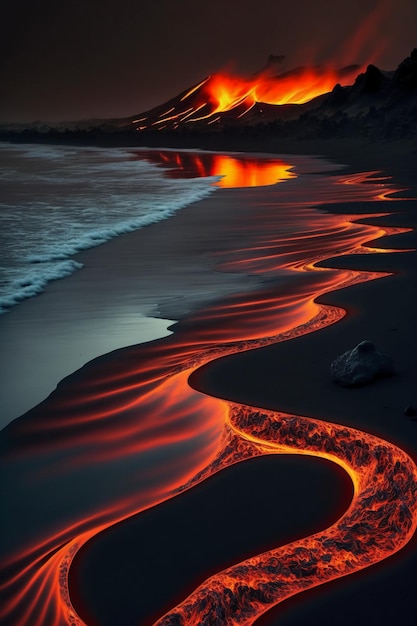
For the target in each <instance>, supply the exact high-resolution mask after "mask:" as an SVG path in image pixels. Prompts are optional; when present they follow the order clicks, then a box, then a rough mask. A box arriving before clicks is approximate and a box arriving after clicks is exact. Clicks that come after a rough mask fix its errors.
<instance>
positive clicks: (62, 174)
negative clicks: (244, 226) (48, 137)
mask: <svg viewBox="0 0 417 626" xmlns="http://www.w3.org/2000/svg"><path fill="white" fill-rule="evenodd" d="M0 148H1V149H0V166H1V167H0V169H1V171H2V184H3V189H4V191H5V193H4V197H3V203H0V221H1V225H0V285H1V287H0V313H4V312H5V311H7V310H8V309H10V307H12V306H14V305H15V304H18V303H19V302H21V301H22V300H24V299H26V298H30V297H33V296H36V295H38V294H39V293H41V292H42V291H43V289H44V288H45V286H46V284H47V283H48V282H50V281H52V280H57V279H59V278H64V277H66V276H68V275H69V274H71V273H73V272H74V271H75V270H77V269H79V267H81V264H80V263H77V262H75V261H72V262H71V263H69V264H62V262H63V261H68V260H69V259H70V257H71V256H72V255H74V254H76V253H78V252H81V251H83V250H86V249H88V248H93V247H96V246H99V245H101V244H103V243H106V242H107V241H109V240H110V239H113V238H114V237H118V236H120V235H124V234H126V233H130V232H132V231H135V230H138V229H140V228H143V227H145V226H148V225H150V224H154V223H157V222H159V221H162V220H165V219H167V218H169V217H171V216H172V215H174V214H175V213H176V212H177V211H178V210H180V209H181V208H183V207H186V206H188V205H190V204H192V203H194V202H196V201H198V200H201V199H202V198H205V197H207V196H209V195H210V194H212V193H213V192H214V191H216V187H215V186H214V183H215V182H217V181H218V177H205V178H186V179H185V178H183V179H173V178H169V177H167V176H166V174H165V172H166V170H164V169H162V168H161V167H159V166H157V165H155V164H152V163H148V162H146V161H144V160H141V159H138V158H137V155H135V154H134V153H133V152H132V150H130V149H126V148H115V149H110V150H107V149H103V148H94V147H88V148H84V147H83V148H78V147H76V148H74V147H66V146H56V147H55V146H13V145H6V146H1V147H0ZM41 266H45V267H41Z"/></svg>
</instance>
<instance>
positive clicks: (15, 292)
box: [0, 260, 83, 313]
mask: <svg viewBox="0 0 417 626" xmlns="http://www.w3.org/2000/svg"><path fill="white" fill-rule="evenodd" d="M82 267H83V264H82V263H78V262H77V261H74V260H69V261H64V262H62V263H57V264H54V265H53V266H52V267H42V271H40V272H30V271H28V272H26V274H25V276H23V277H22V278H19V279H18V280H14V281H13V282H12V283H11V284H10V286H9V288H8V294H7V295H4V296H1V297H0V313H6V312H7V311H8V310H9V309H10V308H11V307H12V306H14V305H16V304H19V302H22V300H26V299H27V298H33V296H38V295H39V294H40V293H42V291H43V290H44V288H45V286H46V285H47V284H48V283H49V282H51V281H53V280H58V279H60V278H66V277H67V276H70V275H71V274H73V273H74V272H75V271H76V270H79V269H81V268H82Z"/></svg>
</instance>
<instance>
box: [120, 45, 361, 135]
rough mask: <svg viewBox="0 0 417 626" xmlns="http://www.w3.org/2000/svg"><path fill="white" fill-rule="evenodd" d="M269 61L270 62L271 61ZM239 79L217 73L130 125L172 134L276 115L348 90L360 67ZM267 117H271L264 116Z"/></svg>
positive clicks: (317, 68)
mask: <svg viewBox="0 0 417 626" xmlns="http://www.w3.org/2000/svg"><path fill="white" fill-rule="evenodd" d="M271 59H272V60H273V57H271ZM269 65H270V64H268V66H267V69H265V70H263V71H261V72H259V73H258V74H255V75H254V76H252V77H248V78H243V77H239V76H237V75H232V74H230V73H216V74H213V75H212V76H208V77H207V78H205V79H204V80H202V81H201V82H200V83H198V84H197V85H194V86H193V87H191V88H190V89H187V90H185V91H183V92H182V93H180V94H179V95H178V96H177V97H175V98H173V99H171V100H169V101H168V102H167V103H165V104H163V105H161V106H159V107H156V108H155V109H152V110H151V111H148V112H146V113H143V114H142V115H140V116H139V117H136V118H135V119H133V120H132V124H133V125H134V126H135V128H136V130H138V131H143V130H163V129H167V130H176V129H177V128H179V127H181V126H184V125H186V124H188V125H195V124H198V123H201V124H202V125H216V124H219V123H220V122H222V121H231V120H240V119H241V118H245V122H247V121H248V117H247V115H248V113H249V112H250V111H252V113H253V115H254V117H255V119H256V120H257V121H259V120H260V119H268V117H269V116H270V115H271V113H273V114H275V115H276V107H282V106H284V105H295V104H296V105H302V104H306V103H308V102H310V101H312V100H315V99H316V98H318V97H319V96H322V95H323V94H326V93H328V92H330V91H331V90H332V89H333V87H334V86H335V85H336V84H341V85H347V84H349V83H351V82H352V80H354V79H355V77H356V75H357V73H358V70H359V69H360V66H358V65H351V66H349V67H346V68H343V69H341V70H338V69H334V68H331V67H320V66H311V67H308V66H305V67H298V68H296V69H294V70H291V71H288V72H285V73H282V74H278V75H274V74H273V73H272V72H271V69H270V68H269ZM268 114H269V115H268Z"/></svg>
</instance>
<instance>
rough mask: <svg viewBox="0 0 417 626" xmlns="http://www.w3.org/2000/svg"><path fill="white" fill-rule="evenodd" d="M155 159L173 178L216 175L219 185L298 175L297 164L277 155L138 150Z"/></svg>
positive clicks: (263, 182)
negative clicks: (293, 164) (295, 165)
mask: <svg viewBox="0 0 417 626" xmlns="http://www.w3.org/2000/svg"><path fill="white" fill-rule="evenodd" d="M134 154H135V155H136V156H137V157H139V158H140V159H146V160H147V161H149V162H151V163H158V164H160V163H161V162H162V163H163V164H164V166H166V167H167V168H170V169H169V171H168V172H167V175H168V176H170V177H172V178H176V177H179V178H183V177H190V178H194V177H200V176H203V177H208V176H216V177H219V178H220V180H219V181H218V182H216V183H215V184H216V186H217V187H230V188H237V187H263V186H268V185H275V184H276V183H279V182H283V181H285V180H289V179H291V178H296V174H295V173H294V172H293V171H292V169H293V166H292V165H291V164H289V163H286V162H285V161H283V160H282V159H277V158H276V157H265V158H263V159H257V158H253V157H248V156H243V155H242V156H240V157H239V158H238V157H233V156H231V155H229V154H214V153H210V152H207V153H205V152H196V153H193V152H182V153H181V152H171V151H169V150H166V151H162V150H146V151H145V150H140V151H135V153H134Z"/></svg>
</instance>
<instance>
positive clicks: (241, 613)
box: [0, 165, 417, 626]
mask: <svg viewBox="0 0 417 626" xmlns="http://www.w3.org/2000/svg"><path fill="white" fill-rule="evenodd" d="M289 168H290V165H288V168H287V169H289ZM297 181H298V178H297V177H296V176H295V177H293V178H292V179H291V180H288V181H287V182H286V183H285V184H282V185H277V186H273V187H267V188H265V189H266V190H267V191H265V190H263V191H262V195H259V196H257V195H256V190H247V191H246V192H245V193H248V194H249V193H250V194H253V196H252V200H251V202H252V205H251V208H250V210H247V212H246V213H245V212H242V214H241V215H240V216H239V220H238V224H237V227H238V228H239V232H238V235H239V236H238V239H236V232H235V231H231V233H232V234H233V235H234V236H233V237H230V232H229V238H228V245H229V247H228V249H227V251H226V252H224V253H222V254H221V255H220V254H219V255H218V256H217V257H216V261H217V269H218V270H219V271H233V272H234V273H236V274H239V273H242V272H243V273H245V274H247V273H252V274H254V275H256V276H257V275H259V274H260V275H261V276H263V275H267V277H268V279H271V280H268V281H267V282H265V283H262V282H261V283H260V284H259V285H258V287H257V288H253V290H252V291H250V292H249V293H240V294H235V295H232V296H229V297H227V298H224V299H222V300H221V301H218V302H216V303H213V304H211V305H208V306H206V307H205V308H204V309H201V310H200V311H198V312H196V313H194V314H192V315H190V316H189V317H186V318H184V319H183V320H182V321H181V322H179V323H178V324H177V325H176V326H175V332H174V333H173V334H172V335H170V336H169V337H166V338H164V339H161V340H158V341H154V342H150V343H148V344H143V345H139V346H135V347H131V348H126V349H121V350H118V351H117V352H115V353H112V354H110V355H105V356H103V357H100V358H99V359H96V360H95V361H92V362H90V363H88V364H87V365H86V366H85V367H84V368H82V369H81V370H79V371H78V372H76V373H74V374H73V375H71V376H69V377H68V378H67V379H65V380H64V381H63V382H62V383H61V384H60V385H59V387H58V388H57V390H56V391H55V392H54V393H53V394H51V396H50V397H49V398H48V399H47V400H45V402H43V403H42V404H41V405H39V406H38V407H35V408H34V409H32V410H31V411H30V412H29V413H27V414H26V415H25V416H23V417H21V418H20V419H19V420H16V421H15V422H13V423H12V424H10V426H8V427H7V428H6V429H4V430H3V431H2V434H1V438H0V445H1V454H0V460H1V461H0V462H1V464H2V475H3V476H7V490H8V506H7V507H6V510H5V511H3V517H4V528H5V529H6V530H5V531H4V532H3V538H4V537H5V536H6V534H7V543H5V545H4V546H3V550H2V580H3V584H2V598H1V602H0V619H1V623H2V624H4V625H5V626H6V625H7V626H45V625H46V624H47V625H48V626H81V625H83V624H89V616H88V615H86V616H84V615H83V614H82V609H81V607H78V606H77V604H76V601H75V600H74V599H73V598H71V595H70V594H71V588H68V571H69V568H70V566H71V562H72V560H73V558H74V555H75V554H76V553H77V551H78V550H79V549H80V547H81V546H82V545H84V544H86V542H87V541H88V540H89V539H91V538H93V537H94V536H95V535H97V533H99V532H101V531H102V530H103V529H105V528H108V527H109V526H112V525H114V524H116V523H118V522H119V521H121V520H123V519H126V518H127V517H130V516H132V515H135V514H137V513H140V512H141V511H144V510H145V509H147V508H150V507H151V506H154V505H155V504H157V503H159V502H162V501H164V500H167V499H168V498H170V497H172V496H173V495H175V494H178V493H179V492H181V491H183V490H184V489H188V488H190V487H192V486H194V485H195V484H197V483H198V482H200V481H201V480H203V479H204V478H205V477H207V476H209V475H210V474H213V473H214V472H216V471H218V470H219V469H222V468H223V467H226V466H227V465H230V464H231V463H236V462H239V461H242V460H245V459H247V458H251V457H253V456H259V455H261V454H271V453H288V452H290V453H294V454H309V455H315V456H321V457H324V458H326V459H331V460H332V461H334V462H335V463H337V464H339V465H341V466H342V467H343V468H344V469H345V470H346V471H347V472H348V474H349V475H350V476H351V478H352V481H353V483H354V487H355V494H354V498H353V501H352V504H351V506H350V508H349V510H348V511H347V512H346V514H345V515H344V516H343V517H342V518H341V519H340V520H339V521H338V522H337V523H336V524H334V525H333V526H332V527H331V528H329V529H328V530H326V531H324V532H322V533H319V534H317V535H315V536H311V537H308V538H306V539H304V540H300V541H298V542H296V543H294V544H291V545H289V546H286V547H282V548H279V549H277V550H272V551H270V552H267V553H265V554H262V555H259V556H256V557H253V558H252V559H250V560H249V561H245V562H243V563H241V564H239V565H236V566H235V567H232V568H229V569H228V570H225V571H223V572H220V573H219V574H217V575H216V576H214V577H212V578H210V579H208V580H207V581H206V583H204V584H203V585H202V586H201V587H199V588H198V589H197V590H196V591H195V593H194V594H193V595H192V596H191V597H190V598H188V599H186V600H185V601H184V602H183V603H182V604H181V605H180V606H178V607H176V608H175V609H174V610H173V611H172V612H170V613H169V614H167V615H165V616H164V617H161V619H160V620H159V622H158V624H160V625H162V624H163V625H164V626H167V625H168V624H169V625H187V626H191V625H193V624H196V625H197V624H202V623H203V624H210V623H213V624H214V623H224V624H230V625H231V624H251V623H253V622H254V621H255V619H256V618H257V617H258V616H259V615H261V614H262V613H263V612H264V611H265V610H267V609H268V608H269V607H270V606H272V605H273V604H276V603H278V602H280V601H281V600H283V599H284V598H285V597H288V596H290V595H293V594H294V593H297V592H298V591H300V590H302V589H306V588H308V587H311V586H314V585H319V584H321V583H323V582H325V581H327V580H330V579H332V578H335V577H339V576H343V575H345V574H347V573H350V572H353V571H356V570H358V569H360V568H363V567H366V566H368V565H371V564H372V563H374V562H377V561H378V560H380V559H383V558H385V557H386V556H388V555H390V554H392V553H393V552H395V551H396V550H398V549H399V548H400V547H401V546H402V545H404V544H405V543H406V542H407V541H408V540H409V539H410V537H411V535H412V533H413V532H414V529H415V527H416V524H417V511H416V506H417V505H416V497H415V496H416V485H417V470H416V467H415V465H414V464H413V462H412V461H411V459H409V457H408V456H407V455H406V454H405V453H404V452H402V451H401V450H399V449H398V448H396V447H395V446H393V445H391V444H389V443H387V442H385V441H382V440H380V439H377V438H376V437H374V436H372V435H368V434H365V433H362V432H359V431H356V430H354V429H351V428H347V427H342V426H337V425H334V424H329V423H324V422H320V421H319V420H315V419H307V418H301V417H296V416H288V415H283V414H277V413H272V412H270V411H263V410H256V409H254V408H250V407H245V406H240V405H236V404H231V403H227V402H225V401H222V400H218V399H216V398H214V397H209V396H207V395H204V394H202V393H199V392H198V391H196V390H194V389H192V388H191V387H190V386H189V383H188V379H189V377H190V375H191V374H192V373H193V372H195V371H196V370H197V368H198V367H200V366H201V365H203V364H206V363H208V362H210V361H212V360H214V359H216V358H217V357H219V356H222V355H227V354H232V353H236V352H239V351H244V350H247V349H252V348H257V347H260V346H263V345H268V344H272V343H275V342H278V341H284V340H287V339H291V338H292V337H296V336H299V335H302V334H305V333H308V332H312V331H313V330H315V329H318V328H322V327H324V326H326V325H328V324H331V323H334V322H337V321H338V320H339V319H340V318H341V317H342V316H343V315H344V311H343V310H341V309H339V308H336V307H331V306H323V305H319V304H317V302H316V300H317V298H318V297H319V296H320V295H322V294H324V293H329V292H331V291H334V290H335V289H340V288H342V287H347V286H349V285H352V284H354V283H357V282H359V281H364V280H371V279H375V278H379V277H380V276H381V274H380V273H379V274H378V273H375V272H359V271H353V270H336V269H324V268H320V271H315V270H316V268H315V267H314V265H313V263H314V262H315V261H317V260H318V259H320V260H321V259H324V258H327V259H328V258H331V257H337V256H339V255H342V254H343V255H345V254H351V253H355V252H357V251H359V250H362V245H363V244H364V243H365V242H367V241H370V240H374V239H376V238H378V237H380V236H381V235H384V234H389V233H390V232H392V231H390V229H388V228H381V227H376V226H369V225H363V224H355V223H352V220H351V219H348V218H347V216H345V215H334V214H330V213H325V212H319V211H317V208H315V207H317V206H319V205H325V204H326V203H331V202H349V201H369V202H370V203H375V202H377V203H378V204H379V203H381V202H384V201H385V200H386V199H387V196H386V194H387V192H388V191H391V192H393V191H394V189H393V188H391V187H390V186H389V185H388V184H387V182H386V180H380V179H375V178H372V176H370V175H369V174H366V173H365V174H361V175H358V176H356V177H349V178H347V177H346V176H337V175H333V176H331V177H329V176H324V177H323V176H320V175H318V174H317V173H316V174H315V175H314V176H312V177H310V179H309V184H308V185H305V183H300V186H299V189H297V198H298V201H297V203H295V202H294V201H292V202H291V197H292V196H291V189H290V187H288V186H290V185H296V184H297ZM364 182H365V183H366V184H363V183H364ZM346 183H349V184H346ZM286 187H287V188H286ZM222 193H227V192H222ZM289 208H291V212H290V211H289ZM397 232H399V231H397ZM236 241H238V242H239V245H238V246H237V245H236ZM231 242H232V243H231ZM230 245H232V246H233V245H234V248H233V249H230ZM374 251H375V252H378V250H377V249H374ZM272 279H273V280H272ZM73 604H75V606H73ZM78 613H79V614H80V615H79V614H78ZM214 616H216V617H214ZM215 619H218V620H220V622H219V621H217V622H216V621H215Z"/></svg>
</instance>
